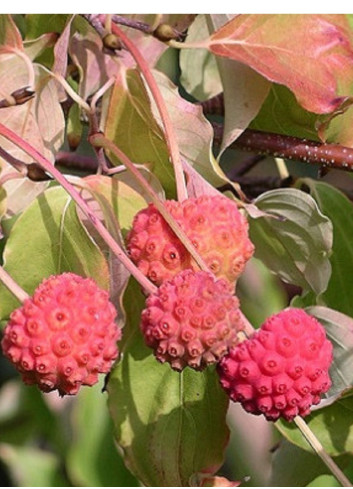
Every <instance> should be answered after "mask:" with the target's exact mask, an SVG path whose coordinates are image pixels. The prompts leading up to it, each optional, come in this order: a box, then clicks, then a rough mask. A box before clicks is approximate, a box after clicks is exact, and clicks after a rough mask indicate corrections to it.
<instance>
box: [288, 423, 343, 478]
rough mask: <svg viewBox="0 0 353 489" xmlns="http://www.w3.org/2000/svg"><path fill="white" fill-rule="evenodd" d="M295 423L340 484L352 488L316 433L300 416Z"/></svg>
mask: <svg viewBox="0 0 353 489" xmlns="http://www.w3.org/2000/svg"><path fill="white" fill-rule="evenodd" d="M294 422H295V424H296V425H297V427H298V428H299V429H300V431H301V433H302V435H303V436H304V437H305V439H306V440H307V442H308V443H309V444H310V446H311V447H312V448H313V450H314V451H315V453H316V454H317V455H318V456H319V457H320V458H321V460H322V461H323V462H324V464H325V465H326V466H327V467H328V468H329V469H330V471H331V472H332V474H333V475H334V476H335V477H336V479H337V480H338V481H339V483H340V484H341V485H342V486H343V487H352V483H351V482H350V481H349V480H348V479H347V477H346V476H345V475H344V473H343V472H342V470H341V469H340V468H339V467H338V466H337V465H336V463H335V462H334V461H333V459H332V458H331V457H330V455H329V454H328V453H327V452H326V451H325V449H324V447H323V446H322V445H321V443H320V442H319V440H318V439H317V438H316V436H315V435H314V433H313V432H312V431H311V429H310V428H309V426H308V425H307V424H306V422H305V421H304V420H303V418H301V417H300V416H296V417H295V418H294Z"/></svg>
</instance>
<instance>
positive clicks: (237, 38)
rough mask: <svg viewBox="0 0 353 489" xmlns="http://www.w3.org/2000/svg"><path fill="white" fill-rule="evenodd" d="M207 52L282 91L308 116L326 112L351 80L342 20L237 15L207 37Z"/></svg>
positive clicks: (351, 59) (352, 66)
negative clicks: (243, 66)
mask: <svg viewBox="0 0 353 489" xmlns="http://www.w3.org/2000/svg"><path fill="white" fill-rule="evenodd" d="M208 49H209V50H210V51H211V52H213V53H214V54H216V55H218V56H225V57H227V58H230V59H234V60H237V61H241V62H242V63H245V64H247V65H249V66H250V67H251V68H253V69H254V70H256V71H257V72H259V73H260V74H262V75H263V76H264V77H266V78H267V79H268V80H271V81H273V82H276V83H279V84H282V85H286V86H287V87H288V88H290V89H291V90H292V91H293V92H294V94H295V96H296V97H297V99H298V102H299V103H300V104H301V105H302V106H303V107H304V108H305V109H307V110H309V111H311V112H315V113H319V114H321V113H328V112H332V111H334V110H335V109H337V108H338V107H339V106H340V105H341V104H342V103H343V102H344V101H345V100H346V97H347V96H348V95H349V93H345V92H342V87H344V85H345V83H344V81H345V80H352V78H353V48H352V44H351V42H350V37H349V27H348V21H347V19H346V17H345V16H344V15H282V14H281V15H278V14H274V15H273V14H271V15H269V14H268V15H238V16H237V17H235V18H234V19H232V20H231V21H230V22H228V23H227V24H225V25H224V26H223V27H221V28H220V29H219V30H218V31H216V32H215V33H214V34H212V36H211V37H210V39H209V40H208Z"/></svg>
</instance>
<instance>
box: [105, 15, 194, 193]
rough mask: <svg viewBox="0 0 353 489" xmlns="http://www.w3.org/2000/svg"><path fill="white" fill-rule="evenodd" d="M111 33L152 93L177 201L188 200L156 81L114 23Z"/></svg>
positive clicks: (172, 130) (172, 135)
mask: <svg viewBox="0 0 353 489" xmlns="http://www.w3.org/2000/svg"><path fill="white" fill-rule="evenodd" d="M112 31H113V33H114V34H115V35H117V36H119V37H120V38H121V40H122V41H123V43H124V45H125V46H126V48H127V49H128V50H129V51H130V53H131V55H132V57H133V58H134V60H135V61H136V64H137V66H138V67H139V69H140V71H141V73H142V74H143V76H144V78H145V80H146V83H147V85H148V87H149V89H150V91H151V93H152V96H153V99H154V101H155V103H156V106H157V109H158V112H159V114H160V116H161V119H162V122H163V126H164V130H165V138H166V141H167V145H168V150H169V154H170V159H171V161H172V163H173V167H174V172H175V179H176V186H177V193H178V200H185V199H187V198H188V194H187V190H186V183H185V178H184V172H183V165H182V162H181V158H180V152H179V148H178V144H177V141H176V137H175V134H174V129H173V125H172V122H171V120H170V117H169V114H168V110H167V107H166V104H165V101H164V99H163V97H162V95H161V92H160V90H159V88H158V85H157V83H156V80H155V79H154V77H153V75H152V73H151V70H150V69H149V67H148V65H147V63H146V61H145V59H144V58H143V56H142V55H141V53H140V51H139V50H138V49H137V48H136V47H135V45H134V43H133V42H131V41H130V39H129V38H128V37H127V36H126V35H125V34H124V32H123V31H122V30H121V29H120V28H119V27H118V26H117V25H116V24H114V23H113V24H112Z"/></svg>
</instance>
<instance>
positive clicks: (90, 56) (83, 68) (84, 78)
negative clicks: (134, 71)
mask: <svg viewBox="0 0 353 489" xmlns="http://www.w3.org/2000/svg"><path fill="white" fill-rule="evenodd" d="M69 54H70V56H71V58H72V60H73V61H74V63H75V64H76V65H77V67H78V69H79V72H80V82H79V90H78V91H79V95H80V96H81V97H82V98H83V99H84V100H86V99H87V98H88V97H89V96H90V95H92V94H93V93H94V92H96V91H97V90H98V89H99V88H101V86H102V85H104V83H105V82H106V81H107V80H108V79H109V78H110V77H112V76H114V75H116V74H117V73H118V71H119V65H118V63H117V62H116V60H115V59H114V58H113V57H112V56H110V55H109V54H106V53H105V52H104V50H103V42H102V39H101V37H100V36H99V35H98V34H97V33H96V32H93V31H91V30H89V31H87V32H86V33H80V32H75V34H74V35H73V36H72V37H71V39H70V43H69Z"/></svg>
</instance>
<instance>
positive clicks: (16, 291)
mask: <svg viewBox="0 0 353 489" xmlns="http://www.w3.org/2000/svg"><path fill="white" fill-rule="evenodd" d="M0 280H1V282H2V283H3V284H4V285H5V286H6V287H7V288H8V289H9V291H10V292H12V294H13V295H14V296H15V297H16V298H17V299H18V300H19V301H20V302H24V301H25V300H26V299H28V298H29V295H28V294H27V292H25V291H24V290H23V289H22V288H21V287H20V286H19V285H18V283H17V282H15V280H14V279H13V278H12V277H11V276H10V275H9V274H8V273H7V272H6V270H5V269H4V268H3V267H2V266H1V265H0Z"/></svg>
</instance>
